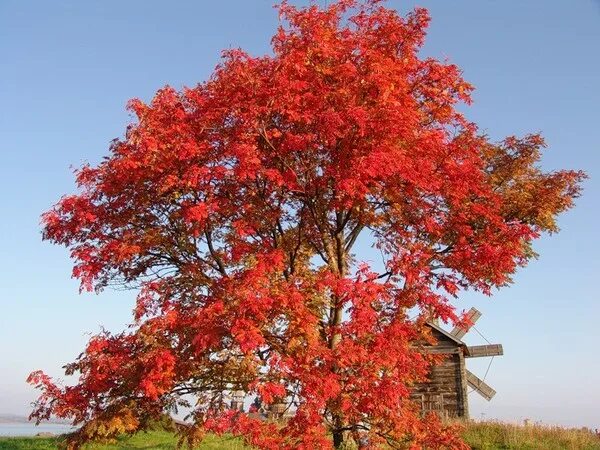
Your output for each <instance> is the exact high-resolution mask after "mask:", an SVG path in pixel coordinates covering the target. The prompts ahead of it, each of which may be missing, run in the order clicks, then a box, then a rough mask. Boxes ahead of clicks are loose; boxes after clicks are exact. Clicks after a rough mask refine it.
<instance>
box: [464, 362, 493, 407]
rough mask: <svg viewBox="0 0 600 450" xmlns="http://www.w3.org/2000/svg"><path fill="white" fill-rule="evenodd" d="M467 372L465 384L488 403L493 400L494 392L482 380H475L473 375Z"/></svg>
mask: <svg viewBox="0 0 600 450" xmlns="http://www.w3.org/2000/svg"><path fill="white" fill-rule="evenodd" d="M466 372H467V383H468V384H469V386H470V387H471V388H473V389H474V390H475V391H476V392H477V393H478V394H479V395H481V396H482V397H483V398H485V399H486V400H487V401H488V402H489V401H490V400H491V399H492V398H494V395H496V391H495V390H494V389H492V388H491V387H490V386H489V385H487V384H486V383H485V382H484V381H483V380H481V379H479V378H477V377H476V376H475V375H473V373H471V372H469V371H468V370H467V371H466Z"/></svg>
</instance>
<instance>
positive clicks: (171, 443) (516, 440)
mask: <svg viewBox="0 0 600 450" xmlns="http://www.w3.org/2000/svg"><path fill="white" fill-rule="evenodd" d="M464 438H465V440H466V441H467V443H468V444H469V445H470V446H471V447H472V448H473V449H476V450H501V449H524V450H529V449H531V450H534V449H543V450H579V449H585V450H600V436H599V435H598V434H596V433H594V432H591V431H589V430H579V429H566V428H558V427H545V426H537V425H534V426H518V425H511V424H504V423H498V422H483V423H478V422H471V423H469V424H467V426H466V428H465V431H464ZM57 442H58V441H57V438H37V437H36V438H0V450H9V449H10V450H50V449H56V447H57ZM85 448H86V450H117V449H120V450H135V449H146V450H167V449H175V448H176V439H175V438H174V436H173V435H172V434H171V433H168V432H165V431H153V432H150V433H139V434H137V435H135V436H133V437H130V438H122V439H120V440H119V441H118V442H117V443H116V444H113V445H99V444H94V445H88V446H87V447H85ZM211 449H212V450H216V449H223V450H244V449H246V450H247V449H248V447H246V446H244V445H243V444H242V442H241V441H240V440H237V439H233V438H229V437H221V438H219V437H215V436H208V437H207V438H206V439H205V441H204V442H203V443H202V445H200V446H199V447H198V450H211Z"/></svg>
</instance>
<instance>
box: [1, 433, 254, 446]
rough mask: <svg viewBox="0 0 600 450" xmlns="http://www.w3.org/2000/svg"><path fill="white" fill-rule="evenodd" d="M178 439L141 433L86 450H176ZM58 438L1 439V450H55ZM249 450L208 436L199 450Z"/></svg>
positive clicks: (230, 440)
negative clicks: (114, 442)
mask: <svg viewBox="0 0 600 450" xmlns="http://www.w3.org/2000/svg"><path fill="white" fill-rule="evenodd" d="M176 443H177V439H176V438H175V437H174V436H173V434H172V433H169V432H166V431H152V432H150V433H139V434H136V435H135V436H133V437H128V438H122V439H119V441H118V442H117V443H116V444H92V445H87V446H86V447H85V449H86V450H134V449H146V450H172V449H175V448H176V447H177V446H176ZM57 444H58V438H42V437H28V438H25V437H22V438H0V450H51V449H52V450H55V449H56V448H57ZM217 449H219V450H247V449H248V447H245V446H244V445H243V444H242V442H241V441H240V440H238V439H233V438H227V437H221V438H218V437H215V436H207V437H206V439H204V441H203V442H202V444H201V445H200V446H199V447H198V450H217Z"/></svg>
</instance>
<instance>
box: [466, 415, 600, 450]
mask: <svg viewBox="0 0 600 450" xmlns="http://www.w3.org/2000/svg"><path fill="white" fill-rule="evenodd" d="M463 437H464V439H465V441H466V442H467V443H468V444H469V445H470V446H471V447H472V448H473V449H475V450H498V449H518V450H529V449H531V450H533V449H536V450H537V449H543V450H583V449H585V450H600V435H598V433H596V432H594V431H591V430H588V429H585V428H581V429H576V428H562V427H556V426H547V425H515V424H509V423H502V422H493V421H488V422H467V423H466V424H465V428H464V431H463Z"/></svg>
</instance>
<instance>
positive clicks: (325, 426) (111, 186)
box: [29, 0, 584, 449]
mask: <svg viewBox="0 0 600 450" xmlns="http://www.w3.org/2000/svg"><path fill="white" fill-rule="evenodd" d="M279 12H280V14H281V17H282V25H281V26H280V28H279V29H278V31H277V33H276V34H275V36H274V37H273V40H272V45H273V51H272V55H268V56H263V57H252V56H249V55H248V54H246V53H244V52H243V51H242V50H230V51H227V52H225V53H224V58H223V61H222V63H221V64H220V65H219V66H218V67H217V68H216V70H215V71H214V73H213V75H212V76H211V78H210V79H209V80H208V81H206V82H204V83H201V84H199V85H198V86H196V87H194V88H190V89H184V90H182V91H180V92H179V91H176V90H174V89H172V88H170V87H165V88H163V89H161V90H160V91H159V92H158V93H157V94H156V96H155V97H154V99H153V100H152V102H151V103H150V104H144V103H143V102H141V101H139V100H133V101H131V103H130V105H129V108H130V109H131V111H133V112H134V113H135V115H136V116H137V121H136V122H135V123H133V124H131V125H130V126H128V128H127V131H126V133H125V136H124V138H122V139H120V140H115V141H114V143H113V144H112V146H111V149H110V155H109V156H108V157H107V158H106V159H105V160H103V161H102V162H101V163H100V164H99V165H98V166H96V167H91V166H88V165H86V166H84V167H82V168H81V169H79V170H78V171H77V174H76V175H77V184H78V186H79V193H78V194H76V195H70V196H66V197H63V198H62V199H61V200H60V201H59V202H58V204H57V205H56V206H55V207H54V208H52V209H51V210H50V211H49V212H47V213H45V214H44V216H43V224H44V238H45V239H47V240H49V241H52V242H54V243H57V244H61V245H64V246H65V247H67V248H68V249H69V250H70V251H71V255H72V258H73V259H74V261H75V266H74V270H73V275H74V276H75V277H76V278H78V279H79V280H81V286H82V289H85V290H96V291H100V290H102V289H103V288H105V287H107V286H111V285H114V284H119V285H124V286H127V287H131V288H136V289H139V295H138V297H137V302H136V306H135V311H134V317H135V319H134V323H133V324H132V327H131V328H130V329H128V330H127V331H125V332H123V333H120V334H110V333H107V332H103V333H100V334H99V335H97V336H94V337H92V338H91V339H90V342H89V344H88V345H87V347H86V349H85V351H84V352H83V353H82V354H81V355H80V357H79V358H78V359H77V360H76V361H75V362H74V363H72V364H69V365H67V366H66V373H67V374H76V375H77V376H78V382H77V384H75V385H73V386H59V385H57V384H56V383H54V382H53V381H52V380H51V379H50V378H49V377H48V376H47V375H45V374H44V373H42V372H34V373H33V374H31V376H30V378H29V381H30V382H31V383H32V384H34V385H36V386H37V387H38V388H40V389H41V390H42V394H41V396H40V398H39V400H38V401H37V402H36V404H35V409H34V411H33V413H32V417H33V418H35V419H37V420H38V421H40V420H44V419H47V418H48V417H50V415H56V416H58V417H61V418H68V419H71V420H72V421H73V423H74V424H75V425H80V426H81V428H80V429H79V431H78V432H77V433H75V434H74V435H73V436H71V438H70V441H69V445H70V446H71V447H72V448H77V447H78V446H79V445H80V444H81V443H82V442H85V441H87V440H92V439H98V438H107V437H111V436H114V435H116V434H119V433H127V432H135V431H137V430H139V429H143V428H144V427H146V426H147V425H148V423H149V422H150V421H151V420H152V419H153V418H156V417H158V416H160V415H161V414H163V413H164V412H165V411H173V410H175V409H177V408H179V407H182V406H186V405H188V407H189V408H190V411H191V412H190V416H189V422H190V423H191V425H189V426H187V427H182V430H181V432H182V442H183V441H186V442H189V443H192V444H193V443H195V442H197V441H198V440H199V439H201V438H202V435H203V433H205V432H206V431H212V432H216V433H224V432H229V433H233V434H235V435H241V436H243V437H244V439H245V440H246V441H247V442H248V443H249V444H252V445H254V446H256V447H258V448H263V449H292V448H293V449H327V448H332V447H335V448H341V447H342V446H343V445H345V443H346V441H348V440H350V439H352V438H356V439H357V440H360V441H361V442H362V444H361V445H363V447H364V448H376V447H378V446H380V445H381V444H384V443H385V444H387V445H390V446H391V447H393V448H406V447H410V448H423V447H426V448H463V444H461V442H460V440H459V438H458V437H457V433H456V430H454V429H453V428H452V427H449V426H446V425H444V424H442V423H441V422H440V421H439V420H438V419H437V418H436V417H435V416H427V417H421V416H420V411H419V410H418V409H417V408H416V407H415V406H414V405H413V404H412V403H411V401H410V398H409V397H410V386H411V384H413V383H415V382H420V381H423V380H424V379H425V378H426V377H427V373H428V367H429V364H430V363H431V362H432V360H431V356H428V355H427V353H425V352H423V351H422V350H421V347H420V346H419V345H417V343H418V342H421V341H423V339H427V336H426V335H425V334H424V331H423V327H422V325H423V322H424V320H426V319H431V318H440V319H441V320H443V321H456V320H458V317H457V315H456V313H455V310H454V308H453V306H452V304H451V302H450V299H451V298H452V297H454V296H456V295H457V294H458V293H459V291H461V290H464V289H467V288H469V289H474V290H477V291H482V292H485V293H489V292H490V290H491V289H492V288H495V287H500V286H504V285H506V284H508V283H509V282H510V281H511V278H510V277H511V275H512V274H513V273H514V272H515V270H516V269H517V268H518V267H519V266H523V265H524V264H525V263H526V262H527V261H528V260H529V259H530V258H531V257H533V256H535V253H534V252H533V251H532V248H531V243H532V241H533V240H534V239H535V238H536V237H538V236H539V235H540V233H542V232H553V231H556V230H557V226H556V223H555V217H556V215H557V214H558V213H560V212H562V211H565V210H566V209H568V208H569V207H571V206H572V204H573V199H574V198H575V197H577V195H578V194H579V189H580V188H579V185H580V181H581V180H582V179H583V177H584V174H583V173H581V172H575V171H558V172H552V173H544V172H543V171H541V169H540V168H539V166H538V161H539V159H540V155H541V149H542V148H543V147H544V142H543V140H542V138H541V137H540V136H538V135H528V136H525V137H523V138H516V137H509V138H507V139H505V140H504V141H502V142H500V143H492V142H490V141H489V139H487V138H486V136H484V135H482V134H480V133H479V132H478V131H477V127H476V126H475V125H474V124H473V123H470V122H468V121H467V120H466V119H465V118H464V117H463V116H462V115H461V114H460V113H459V112H457V110H456V108H455V107H456V104H457V103H460V102H464V103H469V102H470V97H469V94H470V92H471V91H472V89H473V88H472V86H471V85H470V84H468V83H467V82H465V81H464V80H463V79H462V77H461V73H460V70H459V69H458V67H456V66H455V65H452V64H447V63H444V62H440V61H437V60H435V59H429V58H428V59H422V58H420V57H419V56H418V52H419V49H420V47H421V45H422V43H423V39H424V37H425V30H426V28H427V24H428V22H429V16H428V14H427V11H426V10H424V9H416V10H414V11H413V12H412V13H410V14H408V15H407V16H406V17H401V16H400V15H398V13H397V12H396V11H394V10H392V9H388V8H386V7H384V6H383V5H382V4H380V2H379V1H377V0H371V1H364V2H358V1H354V0H339V1H337V2H334V3H333V4H331V5H330V6H327V7H324V8H319V7H318V6H316V5H313V6H309V7H306V8H295V7H293V6H291V5H289V4H288V3H286V2H284V3H282V4H281V5H280V6H279ZM359 240H360V242H361V246H363V248H364V246H365V245H369V244H372V245H373V246H375V247H376V248H377V249H378V250H379V252H380V253H381V257H382V261H383V262H382V264H381V265H378V266H370V265H369V264H367V263H365V262H363V261H362V260H361V256H360V254H356V251H355V250H356V247H355V244H356V243H357V241H359ZM415 310H417V311H420V312H421V314H420V316H419V318H418V319H417V320H410V319H409V317H408V311H415ZM236 391H242V392H244V393H245V394H246V395H247V396H248V398H257V399H258V400H259V401H260V402H262V405H269V404H273V403H276V404H278V405H280V406H281V405H284V406H285V407H286V408H288V410H289V413H290V414H289V415H290V416H291V417H290V418H289V419H287V420H285V421H280V422H277V421H270V420H264V419H262V418H261V417H259V416H258V415H257V414H249V413H246V412H240V411H234V410H231V409H227V407H226V404H227V399H228V398H229V397H230V395H231V393H232V392H236ZM358 436H360V439H358V438H357V437H358ZM365 446H366V447H365Z"/></svg>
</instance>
